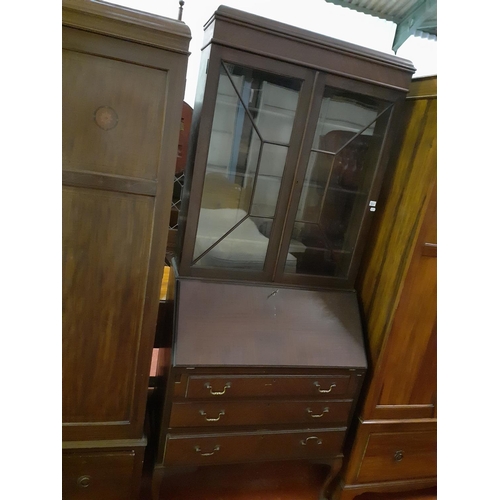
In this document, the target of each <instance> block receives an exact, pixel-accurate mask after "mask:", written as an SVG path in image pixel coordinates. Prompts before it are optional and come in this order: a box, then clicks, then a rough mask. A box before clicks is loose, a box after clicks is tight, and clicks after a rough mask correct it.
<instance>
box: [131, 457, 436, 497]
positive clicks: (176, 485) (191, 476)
mask: <svg viewBox="0 0 500 500" xmlns="http://www.w3.org/2000/svg"><path fill="white" fill-rule="evenodd" d="M327 473H328V467H326V466H325V465H324V464H323V465H322V464H311V463H307V462H301V461H293V460H291V461H282V462H266V463H252V464H234V465H212V466H210V465H208V466H204V467H197V468H185V469H183V470H180V471H179V472H178V473H177V474H175V475H173V476H171V477H170V478H169V481H165V482H164V483H163V484H162V487H161V491H160V492H159V499H160V500H172V499H175V500H193V499H197V500H319V499H322V500H323V499H324V498H326V497H324V496H322V495H321V489H322V486H323V484H324V482H325V478H326V476H327ZM422 488H424V487H422ZM422 488H420V491H413V492H399V493H365V494H363V495H361V494H360V493H359V492H357V493H356V496H357V498H358V500H436V499H437V493H436V488H427V489H422ZM140 498H141V500H151V499H152V494H151V482H150V476H148V475H146V476H145V480H144V481H143V489H142V494H141V497H140ZM351 498H355V497H351Z"/></svg>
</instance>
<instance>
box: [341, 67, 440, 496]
mask: <svg viewBox="0 0 500 500" xmlns="http://www.w3.org/2000/svg"><path fill="white" fill-rule="evenodd" d="M436 107H437V78H436V77H429V78H422V79H418V80H415V81H414V82H413V83H412V85H411V87H410V92H409V94H408V98H407V100H406V104H405V116H404V121H403V124H404V126H402V128H401V133H400V135H399V137H398V142H400V143H401V147H400V149H399V151H397V150H396V151H395V153H396V154H394V156H393V158H392V160H391V163H390V170H391V178H392V182H391V183H389V184H388V185H387V186H386V188H385V189H384V191H383V193H382V195H383V197H384V198H385V200H384V204H383V210H382V211H381V212H380V213H379V214H378V217H377V220H376V221H375V224H374V231H373V234H374V237H373V242H374V244H373V245H372V246H371V247H370V248H368V249H367V252H366V254H365V259H364V263H363V266H362V268H361V269H362V272H361V273H360V275H359V286H358V289H359V292H360V299H361V302H362V310H363V313H364V317H365V318H366V326H367V328H366V330H367V333H368V347H369V356H370V358H371V360H372V366H373V367H374V369H373V371H372V373H371V374H370V375H369V376H368V377H367V379H368V380H367V382H368V385H367V395H366V399H365V402H364V405H363V409H362V411H361V413H360V417H359V422H358V425H357V430H356V434H355V438H354V440H353V445H352V450H351V453H350V454H349V457H348V460H347V462H346V467H345V470H344V471H343V473H342V475H341V481H340V483H339V484H338V488H337V491H336V493H335V495H334V499H335V500H351V499H353V498H354V497H356V496H357V495H360V494H362V493H364V492H368V491H370V492H389V491H405V490H415V489H420V488H426V487H429V486H433V485H436V424H437V410H436V408H437V407H436V404H437V402H436V394H437V393H436V335H437V330H436V319H437V318H436V292H437V283H436V264H437V234H436Z"/></svg>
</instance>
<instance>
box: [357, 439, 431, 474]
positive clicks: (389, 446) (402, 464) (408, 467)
mask: <svg viewBox="0 0 500 500" xmlns="http://www.w3.org/2000/svg"><path fill="white" fill-rule="evenodd" d="M436 449H437V437H436V431H434V430H433V431H420V432H380V433H372V434H370V436H369V437H368V441H367V444H366V448H365V453H364V455H363V459H362V462H361V466H360V468H359V472H358V477H357V481H358V482H360V483H369V482H378V481H397V480H403V479H415V478H423V477H434V476H436V474H437V472H436V470H437V465H436V464H437V460H436Z"/></svg>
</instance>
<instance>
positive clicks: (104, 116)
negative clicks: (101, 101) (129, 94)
mask: <svg viewBox="0 0 500 500" xmlns="http://www.w3.org/2000/svg"><path fill="white" fill-rule="evenodd" d="M94 120H95V122H96V123H97V125H98V126H99V127H101V128H102V129H103V130H111V129H112V128H115V127H116V125H117V124H118V115H117V114H116V111H115V110H114V109H113V108H110V107H109V106H101V107H100V108H97V109H96V111H95V113H94Z"/></svg>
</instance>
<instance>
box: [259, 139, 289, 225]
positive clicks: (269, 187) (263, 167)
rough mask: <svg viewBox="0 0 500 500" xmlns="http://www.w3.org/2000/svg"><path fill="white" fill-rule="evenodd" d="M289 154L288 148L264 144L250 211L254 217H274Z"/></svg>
mask: <svg viewBox="0 0 500 500" xmlns="http://www.w3.org/2000/svg"><path fill="white" fill-rule="evenodd" d="M287 153H288V147H286V146H276V145H274V144H264V145H263V146H262V155H261V158H260V162H259V175H258V176H257V182H256V185H255V193H254V197H253V200H252V208H251V209H250V212H251V214H252V215H258V216H261V217H272V216H273V215H274V212H275V210H276V202H277V201H278V194H279V190H280V186H281V178H282V176H283V169H284V167H285V161H286V155H287ZM252 163H253V162H252ZM254 172H255V171H254ZM254 172H252V173H254Z"/></svg>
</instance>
